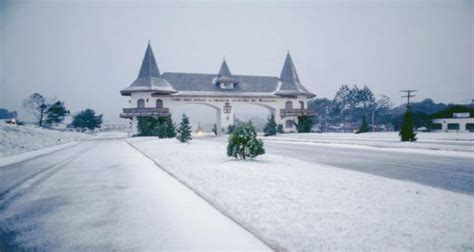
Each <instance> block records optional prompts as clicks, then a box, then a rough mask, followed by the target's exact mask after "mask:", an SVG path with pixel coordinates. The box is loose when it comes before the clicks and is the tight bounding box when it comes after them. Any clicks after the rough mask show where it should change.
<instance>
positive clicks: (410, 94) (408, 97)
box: [400, 89, 418, 108]
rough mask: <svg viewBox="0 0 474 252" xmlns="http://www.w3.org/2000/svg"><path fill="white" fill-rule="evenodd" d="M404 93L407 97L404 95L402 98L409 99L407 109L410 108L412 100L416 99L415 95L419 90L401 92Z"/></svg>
mask: <svg viewBox="0 0 474 252" xmlns="http://www.w3.org/2000/svg"><path fill="white" fill-rule="evenodd" d="M400 92H402V93H406V94H407V95H402V98H407V108H408V107H410V98H413V97H415V95H414V94H413V93H416V92H418V90H415V89H407V90H402V91H400Z"/></svg>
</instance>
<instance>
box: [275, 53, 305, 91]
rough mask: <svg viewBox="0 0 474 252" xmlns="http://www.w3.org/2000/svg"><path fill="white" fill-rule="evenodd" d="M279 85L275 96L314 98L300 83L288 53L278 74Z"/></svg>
mask: <svg viewBox="0 0 474 252" xmlns="http://www.w3.org/2000/svg"><path fill="white" fill-rule="evenodd" d="M280 81H281V85H280V87H279V88H278V90H277V91H276V92H275V94H277V95H282V96H284V95H308V96H314V94H312V93H311V92H309V91H308V90H307V89H306V88H305V87H304V86H303V85H302V84H301V82H300V79H299V77H298V73H296V68H295V65H294V63H293V59H292V58H291V55H290V52H288V53H287V54H286V58H285V63H284V64H283V69H282V70H281V74H280Z"/></svg>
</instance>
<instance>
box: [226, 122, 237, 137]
mask: <svg viewBox="0 0 474 252" xmlns="http://www.w3.org/2000/svg"><path fill="white" fill-rule="evenodd" d="M234 131H235V125H232V124H230V125H229V126H228V127H227V134H229V135H230V134H232V133H234Z"/></svg>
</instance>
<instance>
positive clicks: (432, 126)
mask: <svg viewBox="0 0 474 252" xmlns="http://www.w3.org/2000/svg"><path fill="white" fill-rule="evenodd" d="M431 129H432V130H441V129H443V125H442V124H441V123H433V124H432V125H431Z"/></svg>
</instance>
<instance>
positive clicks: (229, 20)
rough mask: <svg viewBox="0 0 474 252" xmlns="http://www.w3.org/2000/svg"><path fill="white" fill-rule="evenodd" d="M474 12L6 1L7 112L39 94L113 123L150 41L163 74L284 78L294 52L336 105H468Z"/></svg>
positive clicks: (2, 93)
mask: <svg viewBox="0 0 474 252" xmlns="http://www.w3.org/2000/svg"><path fill="white" fill-rule="evenodd" d="M473 2H474V1H470V0H465V1H454V0H453V1H335V2H334V1H331V2H326V1H317V2H301V3H290V2H273V3H270V2H198V3H196V2H179V3H176V2H174V3H172V2H149V1H145V2H140V3H136V2H120V3H117V2H113V1H88V2H79V1H74V2H69V3H64V2H59V1H57V2H50V1H40V2H33V1H31V2H29V1H15V2H13V1H11V2H9V1H3V2H2V1H1V0H0V18H1V20H0V29H1V33H0V35H1V36H0V45H1V51H0V78H1V79H0V107H4V108H8V109H12V110H18V111H19V112H22V111H21V103H22V100H23V99H24V98H25V97H26V96H28V95H30V94H32V93H33V92H39V93H41V94H43V95H45V96H48V97H58V98H60V99H62V100H65V101H66V105H67V106H68V108H69V109H70V110H71V111H72V112H75V111H78V110H80V109H84V108H86V107H90V108H93V109H95V110H96V111H98V112H100V113H104V114H105V118H106V120H107V121H108V122H117V121H119V120H118V114H119V113H120V111H121V108H122V107H125V106H127V105H128V98H127V97H121V96H120V93H119V91H120V89H123V88H125V87H127V86H128V85H129V84H130V83H132V82H133V81H134V80H135V78H136V76H137V74H138V70H139V67H140V64H141V61H142V58H143V55H144V53H145V49H146V45H147V43H148V40H151V44H152V47H153V49H154V52H155V56H156V58H157V61H158V66H159V68H160V70H161V72H197V73H217V72H218V70H219V66H220V64H221V61H222V58H223V57H224V56H225V58H226V60H227V62H228V64H229V67H230V70H231V72H232V73H234V74H244V75H270V76H279V74H280V71H281V68H282V66H283V61H284V58H285V54H286V52H287V51H288V50H289V51H290V53H291V54H292V57H293V60H294V62H295V64H296V68H297V71H298V74H299V77H300V80H301V81H302V82H303V84H304V85H305V86H306V87H307V88H308V89H309V90H310V91H312V92H313V93H315V94H316V95H317V96H318V97H328V98H332V97H333V96H334V94H335V92H336V90H337V89H338V88H339V87H340V86H341V85H342V84H349V85H353V84H358V85H364V84H365V85H367V86H368V87H369V88H371V89H372V90H373V91H374V92H375V93H376V94H377V95H379V94H386V95H389V96H390V97H391V98H392V101H393V102H395V103H397V104H399V103H401V102H402V100H401V98H400V90H401V89H406V88H413V89H418V90H419V93H418V94H417V97H416V98H415V100H421V99H423V98H426V97H431V98H433V99H434V100H435V101H437V102H453V103H468V102H470V101H471V99H472V98H473V89H474V87H473V78H474V75H473V63H472V59H473V55H474V54H473V12H474V9H473Z"/></svg>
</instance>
